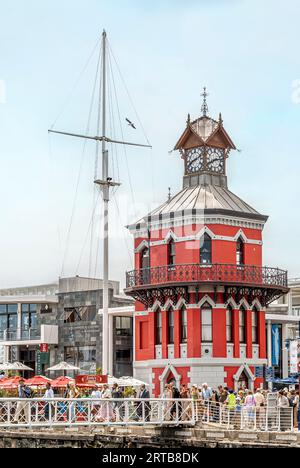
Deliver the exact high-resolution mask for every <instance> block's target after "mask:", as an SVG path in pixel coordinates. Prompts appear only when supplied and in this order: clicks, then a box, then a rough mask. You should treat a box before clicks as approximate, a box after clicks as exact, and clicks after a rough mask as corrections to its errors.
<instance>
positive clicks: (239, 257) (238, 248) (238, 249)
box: [236, 238, 244, 265]
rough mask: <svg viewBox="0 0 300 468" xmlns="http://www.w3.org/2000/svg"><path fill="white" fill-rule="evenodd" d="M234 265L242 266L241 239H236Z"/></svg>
mask: <svg viewBox="0 0 300 468" xmlns="http://www.w3.org/2000/svg"><path fill="white" fill-rule="evenodd" d="M236 263H237V265H244V242H243V239H241V238H240V239H238V241H237V244H236Z"/></svg>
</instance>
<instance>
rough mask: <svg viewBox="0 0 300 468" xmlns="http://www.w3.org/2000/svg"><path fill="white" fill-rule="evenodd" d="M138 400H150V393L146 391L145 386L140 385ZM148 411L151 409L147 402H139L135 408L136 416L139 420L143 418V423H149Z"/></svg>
mask: <svg viewBox="0 0 300 468" xmlns="http://www.w3.org/2000/svg"><path fill="white" fill-rule="evenodd" d="M139 399H140V400H149V399H150V392H149V390H147V388H146V385H144V384H143V385H141V387H140V393H139ZM143 408H144V409H143ZM150 411H151V407H150V404H149V402H147V401H146V402H143V401H140V402H139V405H138V408H137V414H138V416H139V418H140V419H143V416H144V417H145V422H149V420H150Z"/></svg>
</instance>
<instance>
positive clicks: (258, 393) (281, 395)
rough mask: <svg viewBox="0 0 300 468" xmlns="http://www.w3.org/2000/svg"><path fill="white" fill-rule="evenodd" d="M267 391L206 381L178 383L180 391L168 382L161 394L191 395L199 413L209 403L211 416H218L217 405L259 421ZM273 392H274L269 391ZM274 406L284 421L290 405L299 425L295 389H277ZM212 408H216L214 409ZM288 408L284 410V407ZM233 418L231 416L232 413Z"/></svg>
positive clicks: (294, 422)
mask: <svg viewBox="0 0 300 468" xmlns="http://www.w3.org/2000/svg"><path fill="white" fill-rule="evenodd" d="M269 394H270V392H269V391H267V390H263V389H256V390H255V391H251V390H249V389H247V388H246V387H242V388H240V390H239V391H237V392H234V391H233V390H231V389H229V388H228V387H223V386H222V385H220V386H219V387H218V388H217V389H212V388H211V387H209V386H208V384H207V383H204V384H203V385H202V386H200V387H199V386H197V385H193V386H192V387H191V389H189V388H188V387H187V386H186V385H182V386H181V390H180V391H179V390H178V389H177V388H176V386H175V385H174V383H171V384H167V385H166V386H165V389H164V392H163V394H162V395H161V397H162V398H173V399H176V398H178V399H179V398H180V399H192V400H193V401H195V402H196V407H197V411H198V413H200V417H201V414H202V413H203V412H204V411H205V408H206V407H207V406H208V405H209V406H210V408H211V413H212V420H215V419H216V416H218V417H219V415H220V409H222V408H223V409H225V410H226V411H227V413H228V411H229V412H231V414H232V415H237V416H238V415H239V414H240V413H241V411H242V410H243V411H244V412H245V413H246V415H248V417H249V419H250V418H253V417H254V413H255V417H256V420H257V422H258V424H259V425H260V424H262V422H263V421H264V416H265V414H266V407H267V405H268V396H269ZM272 394H273V395H274V393H272ZM275 407H276V408H279V410H280V412H281V416H282V420H283V421H284V419H285V420H286V421H287V419H288V415H289V414H290V411H291V410H290V409H292V413H293V425H294V428H295V429H298V427H299V394H298V393H297V392H296V390H289V389H287V388H286V389H284V390H280V391H279V392H277V396H276V400H275ZM214 409H215V410H214ZM286 409H287V410H288V411H285V410H286ZM233 419H234V417H233Z"/></svg>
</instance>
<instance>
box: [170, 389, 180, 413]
mask: <svg viewBox="0 0 300 468" xmlns="http://www.w3.org/2000/svg"><path fill="white" fill-rule="evenodd" d="M170 387H171V391H172V400H174V401H173V403H172V408H171V417H172V419H176V418H177V417H178V419H180V416H181V404H180V402H176V400H179V399H180V391H179V390H178V388H177V386H176V384H175V382H171V383H170Z"/></svg>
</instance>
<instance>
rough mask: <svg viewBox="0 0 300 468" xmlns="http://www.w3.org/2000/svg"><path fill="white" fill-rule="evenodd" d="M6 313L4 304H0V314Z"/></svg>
mask: <svg viewBox="0 0 300 468" xmlns="http://www.w3.org/2000/svg"><path fill="white" fill-rule="evenodd" d="M6 313H7V306H6V304H0V314H6Z"/></svg>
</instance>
